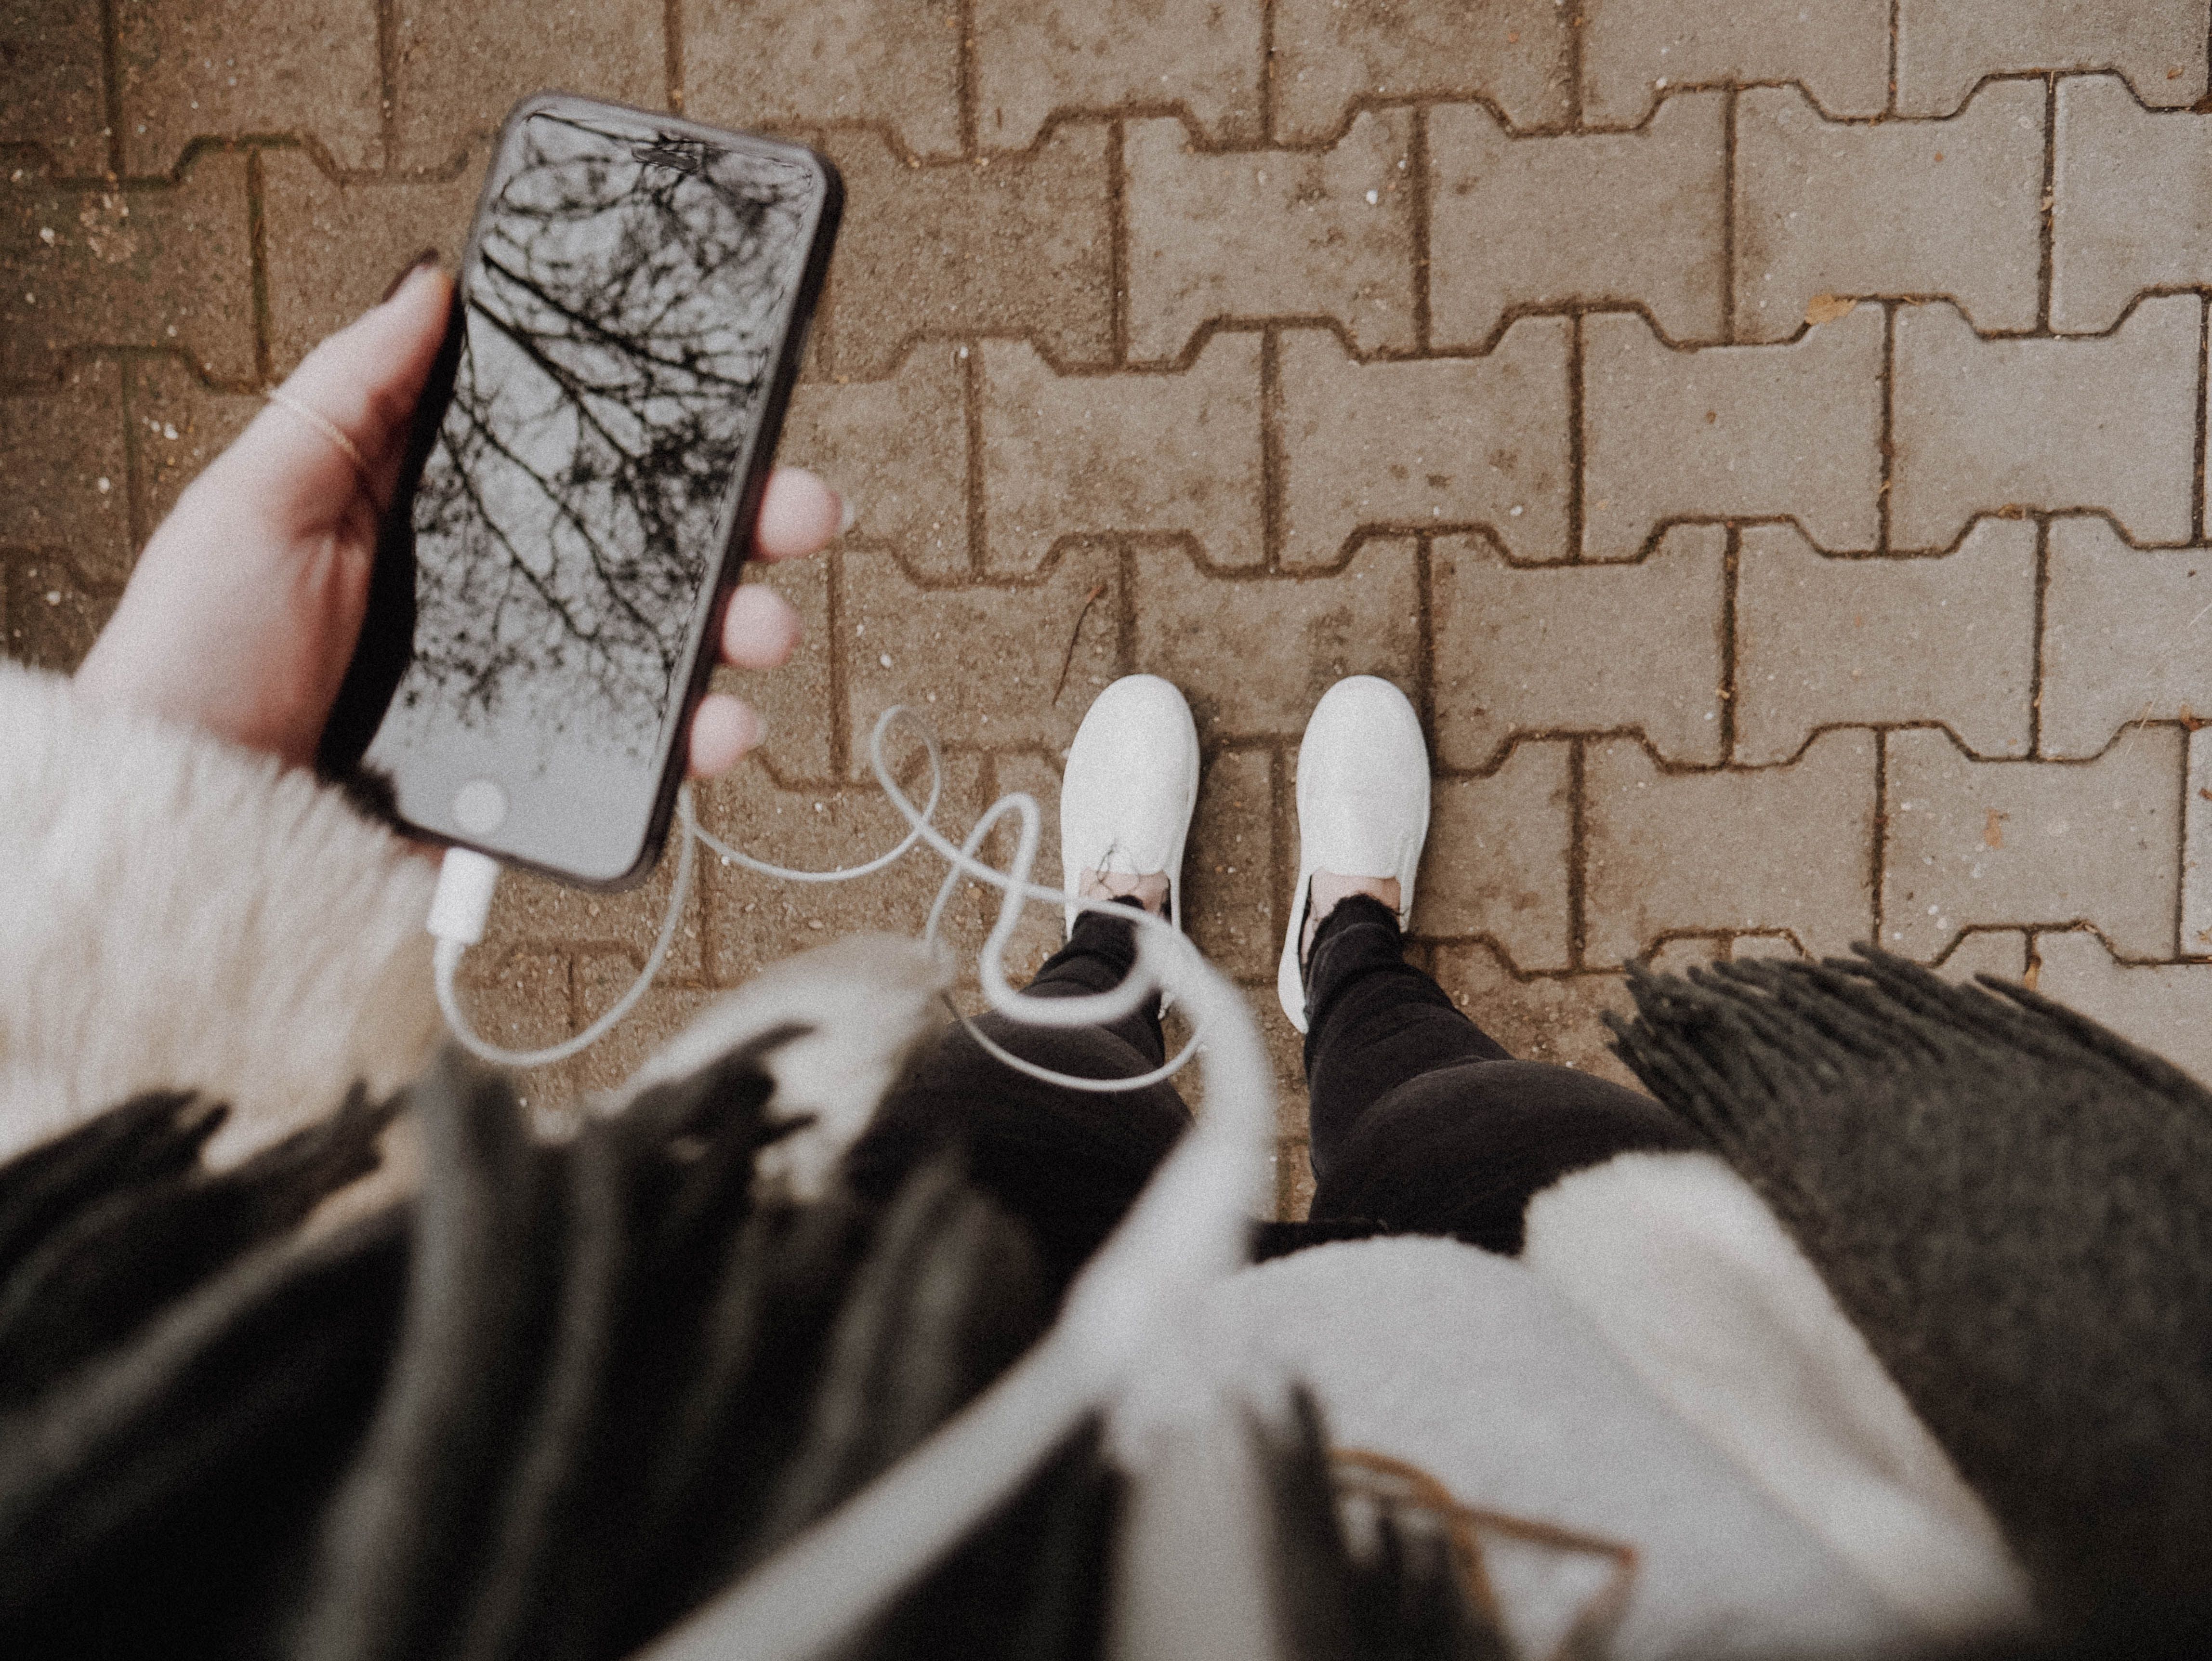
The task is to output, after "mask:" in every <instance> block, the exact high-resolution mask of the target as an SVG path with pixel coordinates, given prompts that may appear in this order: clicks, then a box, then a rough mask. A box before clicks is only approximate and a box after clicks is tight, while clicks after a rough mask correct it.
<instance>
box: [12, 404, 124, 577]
mask: <svg viewBox="0 0 2212 1661" xmlns="http://www.w3.org/2000/svg"><path fill="white" fill-rule="evenodd" d="M123 377H124V368H123V366H122V365H120V364H118V363H114V362H107V361H105V360H93V361H89V362H88V361H84V360H79V361H78V362H75V363H72V364H71V365H70V367H69V368H68V369H67V370H66V371H64V377H63V379H62V380H61V381H60V382H59V383H58V385H55V386H52V387H51V388H46V387H42V388H40V390H38V391H35V392H16V393H15V394H13V395H11V396H8V397H0V456H5V457H6V458H7V464H6V465H7V485H6V488H5V489H0V547H4V548H7V549H9V550H10V551H14V552H15V553H18V554H25V555H29V556H32V557H51V558H53V559H58V560H67V561H69V562H70V563H72V564H74V565H75V566H76V567H77V568H78V569H80V570H82V571H83V572H85V573H86V574H87V575H90V576H95V577H101V576H104V577H107V578H111V579H113V580H116V581H120V580H121V579H122V578H123V577H124V576H125V575H127V574H128V572H129V571H130V569H131V462H130V454H129V451H128V449H127V447H126V446H127V443H128V441H127V439H126V437H125V433H124V414H123V407H124V405H123Z"/></svg>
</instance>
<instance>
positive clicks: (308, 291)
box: [261, 149, 489, 375]
mask: <svg viewBox="0 0 2212 1661" xmlns="http://www.w3.org/2000/svg"><path fill="white" fill-rule="evenodd" d="M488 161H489V151H488V150H484V149H478V150H477V152H476V153H475V154H474V155H471V157H470V165H469V166H467V167H459V168H455V169H453V170H451V171H450V173H448V174H447V176H445V177H442V178H435V179H384V178H365V179H353V180H349V181H343V182H342V181H340V180H338V179H333V178H331V176H330V175H329V174H328V173H325V172H324V171H323V169H322V168H321V167H319V166H317V165H316V163H315V161H314V160H313V158H312V157H311V156H309V155H307V153H306V152H305V151H302V150H268V151H264V152H263V155H262V160H261V169H262V173H261V177H262V187H261V201H262V208H261V212H262V222H263V225H264V242H265V245H266V247H267V250H268V252H267V260H268V270H269V335H270V358H271V360H272V363H273V367H274V368H275V369H276V373H277V374H280V375H283V374H290V373H291V371H292V370H293V369H294V368H296V367H297V366H298V364H299V362H300V360H301V358H303V357H305V356H307V353H308V352H309V351H310V350H312V349H313V346H314V344H315V343H316V342H317V341H319V340H320V339H322V338H323V337H324V336H325V335H327V334H330V333H331V332H333V331H335V330H337V329H341V328H343V327H344V326H346V325H347V324H348V323H350V322H351V321H353V319H355V318H356V317H358V316H360V315H361V314H362V313H363V312H365V311H367V310H368V308H369V307H371V306H374V304H376V302H377V301H379V300H380V299H381V298H382V297H383V295H384V291H385V289H386V288H388V287H390V286H391V283H392V278H393V277H396V276H397V275H398V273H399V271H400V268H401V267H402V266H404V265H406V264H407V263H408V262H409V261H410V260H411V259H414V258H415V256H416V254H418V253H420V252H422V250H423V249H425V248H436V249H439V250H440V251H441V252H442V253H443V255H444V257H445V261H446V266H447V270H448V271H450V270H453V268H454V267H455V266H456V265H458V264H459V260H460V256H461V250H462V247H463V245H464V244H465V242H466V241H467V240H468V234H469V221H470V219H471V216H473V215H474V214H475V212H476V205H477V192H478V190H479V189H480V188H481V187H482V186H483V167H484V166H485V165H486V164H487V163H488Z"/></svg>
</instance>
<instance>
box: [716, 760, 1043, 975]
mask: <svg viewBox="0 0 2212 1661" xmlns="http://www.w3.org/2000/svg"><path fill="white" fill-rule="evenodd" d="M919 748H920V747H919V746H918V745H913V746H908V747H906V748H902V749H901V750H899V751H896V752H895V754H896V757H899V758H903V757H906V756H908V753H909V751H911V752H912V753H914V754H917V755H918V754H919ZM980 776H981V763H980V761H979V759H978V758H977V757H975V756H973V755H954V756H949V757H946V758H945V796H944V800H943V801H942V802H941V803H940V805H939V808H938V812H937V819H936V823H937V825H938V827H939V829H940V830H942V831H945V832H946V833H947V834H948V835H950V836H951V837H953V838H954V839H955V840H956V841H957V840H958V839H959V838H961V837H964V836H966V835H967V833H968V831H969V827H970V826H972V825H973V824H975V818H976V816H977V814H978V813H980V812H981V810H982V809H983V807H984V806H987V803H985V802H983V801H982V800H980V799H979V798H980V797H981V788H980V787H979V783H978V781H979V778H980ZM901 781H902V783H903V784H904V785H905V786H906V788H908V790H910V791H911V793H912V794H913V797H914V800H915V804H916V805H917V806H919V805H921V803H923V802H924V801H926V800H927V795H928V788H929V776H928V770H927V768H926V767H919V768H914V769H909V770H905V771H903V772H902V775H901ZM698 803H699V819H700V823H701V824H704V825H705V826H706V827H707V828H708V830H709V831H713V832H714V834H715V835H716V836H718V837H721V838H722V839H723V840H724V841H725V842H727V843H730V844H731V845H732V846H733V847H735V848H737V849H740V850H741V851H743V852H744V853H747V854H750V855H752V856H753V857H754V858H756V859H760V860H765V861H769V862H770V863H772V864H776V865H782V866H787V867H791V868H793V869H794V870H802V871H831V870H837V869H841V868H845V867H852V866H856V865H863V864H866V862H867V861H869V860H871V859H872V858H874V857H875V856H876V855H878V854H883V853H887V852H889V851H890V849H893V848H895V847H896V846H897V845H898V843H899V840H900V839H901V838H902V837H903V836H905V834H906V824H905V821H903V820H902V819H901V818H899V816H898V814H897V812H896V810H894V809H893V807H892V806H891V805H890V802H889V801H888V800H886V799H885V798H884V794H883V793H882V792H881V791H880V790H878V788H876V784H875V781H874V780H873V779H872V778H871V779H870V780H869V781H868V782H866V784H846V785H840V786H823V785H814V784H802V785H780V784H778V783H777V782H775V779H774V778H773V777H771V776H769V774H768V773H766V772H765V771H764V770H762V769H760V768H759V767H757V766H756V765H753V764H750V763H749V764H744V765H741V766H740V767H738V770H736V771H735V772H733V773H731V774H730V775H728V776H726V777H725V778H722V779H720V780H717V781H716V782H714V783H712V784H708V785H703V786H702V787H700V788H699V791H698ZM699 870H700V874H701V877H702V888H703V896H704V900H705V905H706V911H707V916H708V929H709V934H710V937H711V938H710V944H709V946H708V979H709V980H711V981H712V982H713V983H714V984H715V985H717V986H735V985H738V984H739V983H742V982H744V980H746V979H748V978H749V977H751V976H753V975H756V974H757V973H759V972H760V970H763V969H765V968H767V967H768V966H769V964H773V963H780V962H781V961H782V960H783V959H784V958H788V957H791V956H793V954H794V953H797V952H805V951H806V950H808V949H810V948H811V947H813V946H822V945H824V944H826V943H828V942H829V941H830V940H836V939H839V938H840V937H842V936H843V935H846V934H861V933H870V932H873V933H883V934H906V935H919V934H921V927H922V924H923V922H925V921H926V920H927V917H928V916H929V906H930V902H931V901H932V900H933V899H934V898H935V897H936V895H937V887H938V884H939V882H940V881H941V880H943V879H944V876H945V867H944V865H943V864H942V863H941V862H940V861H938V860H936V859H934V858H932V857H930V856H928V855H916V856H910V857H908V858H907V859H903V860H901V861H898V863H896V865H893V866H891V867H889V868H888V869H885V870H883V871H878V872H877V873H873V874H872V875H870V876H866V877H860V878H857V879H854V880H853V881H851V882H840V883H805V884H800V883H788V882H781V881H777V880H775V879H773V878H769V877H764V876H762V875H760V874H758V873H755V872H751V871H747V870H745V869H744V867H740V866H735V865H732V866H725V865H723V864H722V863H721V861H720V860H719V859H715V858H713V857H711V856H708V857H702V860H701V861H700V865H699ZM1050 880H1053V881H1055V882H1056V881H1058V880H1059V869H1058V867H1057V866H1056V865H1055V866H1054V868H1053V870H1052V873H1050ZM946 915H947V925H946V928H945V935H946V938H947V939H948V940H951V942H952V943H953V945H954V946H956V948H957V950H958V951H959V953H960V958H959V961H960V965H961V969H962V971H963V977H966V978H968V979H969V980H971V981H972V979H973V970H974V964H975V948H976V947H978V946H981V944H982V942H983V938H984V936H985V935H986V934H988V933H989V931H990V927H991V924H992V922H994V920H995V918H996V916H997V915H998V897H997V895H996V894H995V893H992V894H986V893H985V892H984V891H982V890H981V889H979V888H977V887H975V885H972V884H971V885H969V886H968V888H967V889H966V890H965V891H963V892H962V893H960V894H959V895H957V896H956V897H955V898H954V899H953V900H952V901H951V904H950V907H949V909H948V911H947V914H946Z"/></svg>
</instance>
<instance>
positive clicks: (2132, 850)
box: [1881, 727, 2182, 962]
mask: <svg viewBox="0 0 2212 1661" xmlns="http://www.w3.org/2000/svg"><path fill="white" fill-rule="evenodd" d="M1887 753H1888V763H1887V777H1886V779H1885V781H1884V788H1885V800H1886V803H1887V812H1888V815H1889V827H1888V834H1887V843H1886V845H1885V847H1884V849H1883V855H1882V884H1881V918H1882V923H1881V943H1882V945H1883V946H1886V947H1887V948H1888V949H1889V950H1890V951H1893V952H1899V953H1900V954H1901V955H1903V956H1905V957H1908V958H1917V959H1918V960H1920V961H1922V962H1929V961H1931V960H1933V959H1934V958H1936V957H1937V956H1939V955H1940V954H1941V953H1942V952H1943V950H1944V949H1945V948H1946V947H1948V946H1949V945H1950V943H1951V940H1952V937H1953V936H1954V935H1955V934H1957V933H1958V932H1959V931H1960V929H1961V928H1972V927H1974V926H1976V925H1996V926H2010V927H2020V926H2024V925H2039V926H2044V927H2053V928H2066V927H2069V926H2070V925H2072V924H2075V923H2077V922H2078V923H2088V924H2091V925H2093V926H2094V927H2096V928H2100V929H2101V930H2102V931H2103V932H2104V934H2105V937H2106V939H2107V940H2111V941H2112V943H2113V944H2114V945H2115V946H2118V948H2119V949H2120V950H2121V951H2122V952H2125V953H2126V954H2127V955H2129V956H2130V957H2147V958H2148V957H2155V958H2167V957H2172V955H2173V952H2174V924H2175V919H2176V917H2177V916H2178V914H2179V902H2180V879H2181V868H2180V867H2181V792H2182V744H2181V733H2180V731H2179V729H2178V728H2176V727H2131V728H2130V729H2129V730H2128V731H2127V732H2125V733H2122V734H2121V736H2120V738H2119V740H2118V742H2117V743H2115V744H2114V745H2112V748H2111V749H2110V750H2108V751H2106V752H2105V754H2104V755H2103V756H2102V757H2100V758H2099V759H2097V760H2095V761H2092V762H2038V761H1975V760H1973V759H1972V758H1971V757H1968V756H1967V755H1966V752H1965V751H1962V750H1960V748H1959V746H1958V745H1956V744H1955V743H1954V742H1953V741H1952V739H1950V738H1949V737H1948V735H1947V734H1945V733H1940V732H1936V731H1932V730H1929V729H1921V730H1917V731H1914V732H1907V733H1891V734H1890V735H1889V740H1888V751H1887Z"/></svg>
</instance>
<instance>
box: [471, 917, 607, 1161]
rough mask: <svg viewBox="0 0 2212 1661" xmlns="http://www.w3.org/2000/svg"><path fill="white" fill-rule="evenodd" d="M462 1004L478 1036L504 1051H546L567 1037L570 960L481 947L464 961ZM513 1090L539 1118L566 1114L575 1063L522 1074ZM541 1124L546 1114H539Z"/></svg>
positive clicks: (572, 1094) (562, 956)
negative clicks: (535, 1110) (533, 1109)
mask: <svg viewBox="0 0 2212 1661" xmlns="http://www.w3.org/2000/svg"><path fill="white" fill-rule="evenodd" d="M459 980H460V983H461V995H460V1001H461V1008H462V1010H463V1012H464V1013H465V1014H466V1015H467V1016H468V1018H469V1025H471V1027H473V1028H474V1029H475V1031H476V1032H477V1036H478V1037H482V1038H483V1039H484V1040H486V1041H487V1042H488V1043H495V1044H497V1045H498V1046H499V1047H500V1048H501V1049H502V1050H544V1049H549V1048H550V1047H551V1046H552V1045H554V1044H556V1043H562V1042H564V1041H565V1040H566V1039H568V1037H570V1036H571V1035H572V1034H573V1033H574V1031H576V1030H577V1025H578V1023H576V1022H575V1021H574V1019H572V1014H573V1011H572V1008H571V1002H572V997H571V990H570V964H569V961H568V954H567V953H566V952H539V951H532V950H530V949H529V948H527V947H510V948H508V949H507V950H504V951H495V950H489V949H487V948H485V947H483V946H479V947H477V949H476V950H475V951H473V952H471V953H469V955H468V956H467V957H465V958H462V959H461V969H460V975H459ZM515 1093H516V1095H517V1096H519V1097H520V1098H521V1101H522V1104H523V1105H524V1106H525V1107H532V1108H535V1109H537V1110H538V1112H539V1114H540V1115H541V1118H540V1121H539V1122H540V1123H544V1122H545V1120H544V1116H553V1115H560V1114H563V1113H565V1112H566V1111H567V1110H568V1109H569V1108H570V1107H571V1106H573V1104H574V1101H575V1098H576V1084H575V1064H574V1062H556V1063H555V1064H554V1065H553V1066H551V1067H544V1068H526V1069H521V1070H520V1071H519V1072H518V1074H517V1076H516V1080H515Z"/></svg>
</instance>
